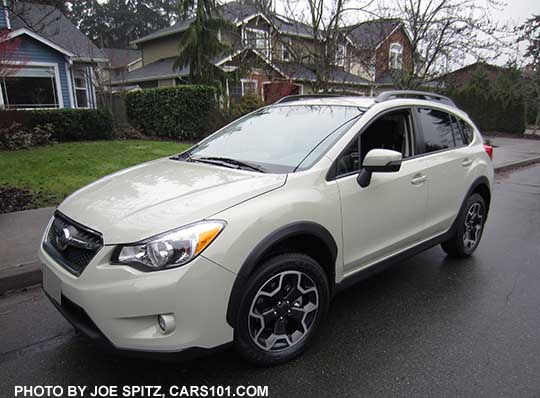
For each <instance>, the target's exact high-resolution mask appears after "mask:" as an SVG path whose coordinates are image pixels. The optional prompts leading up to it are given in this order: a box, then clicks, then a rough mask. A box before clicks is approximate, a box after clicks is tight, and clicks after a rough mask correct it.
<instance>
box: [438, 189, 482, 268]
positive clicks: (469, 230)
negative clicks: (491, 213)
mask: <svg viewBox="0 0 540 398" xmlns="http://www.w3.org/2000/svg"><path fill="white" fill-rule="evenodd" d="M475 212H476V213H475ZM474 214H477V215H476V217H475V216H474ZM486 217H487V209H486V202H485V201H484V198H482V196H481V195H479V194H477V193H475V194H472V195H471V196H469V198H468V199H467V201H466V202H465V206H463V208H462V210H461V212H460V213H459V215H458V219H457V227H456V231H455V232H454V235H453V236H452V237H451V238H450V239H448V240H447V241H446V242H443V243H442V244H441V247H442V249H443V250H444V251H445V252H446V254H448V255H449V256H450V257H458V258H465V257H470V256H471V255H472V254H473V253H474V251H475V250H476V248H477V247H478V244H479V243H480V239H481V238H482V233H483V231H484V224H485V222H486Z"/></svg>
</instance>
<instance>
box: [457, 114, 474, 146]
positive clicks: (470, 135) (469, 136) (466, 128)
mask: <svg viewBox="0 0 540 398" xmlns="http://www.w3.org/2000/svg"><path fill="white" fill-rule="evenodd" d="M459 123H460V124H461V130H462V131H463V135H464V137H465V141H466V143H467V145H469V144H470V143H471V142H472V141H473V140H474V130H473V128H472V126H471V125H470V124H469V123H467V122H465V121H463V120H461V119H459Z"/></svg>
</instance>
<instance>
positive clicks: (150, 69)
mask: <svg viewBox="0 0 540 398" xmlns="http://www.w3.org/2000/svg"><path fill="white" fill-rule="evenodd" d="M175 61H176V57H171V58H164V59H161V60H159V61H156V62H152V63H151V64H148V65H145V66H143V67H142V68H139V69H135V70H132V71H131V72H128V73H127V75H126V78H125V79H122V80H113V81H112V82H111V83H112V84H123V83H130V82H141V81H148V80H157V79H167V78H173V77H183V76H188V75H189V66H185V67H183V68H175V67H174V63H175Z"/></svg>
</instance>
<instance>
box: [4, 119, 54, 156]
mask: <svg viewBox="0 0 540 398" xmlns="http://www.w3.org/2000/svg"><path fill="white" fill-rule="evenodd" d="M52 130H53V126H52V125H51V124H45V125H43V126H41V125H38V126H35V127H34V128H33V129H31V130H29V129H27V128H26V127H24V126H23V125H22V124H20V123H17V122H13V124H12V125H11V126H9V127H3V128H0V149H7V150H9V151H14V150H17V149H26V148H30V147H33V146H40V145H47V144H51V143H52V142H53V141H52V140H51V131H52Z"/></svg>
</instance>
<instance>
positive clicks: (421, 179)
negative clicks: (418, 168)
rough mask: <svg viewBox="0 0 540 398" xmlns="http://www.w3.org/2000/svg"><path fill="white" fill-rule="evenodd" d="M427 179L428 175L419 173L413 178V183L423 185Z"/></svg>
mask: <svg viewBox="0 0 540 398" xmlns="http://www.w3.org/2000/svg"><path fill="white" fill-rule="evenodd" d="M426 180H427V176H425V175H423V174H417V175H415V176H414V177H413V178H412V180H411V184H413V185H421V184H423V183H424V181H426Z"/></svg>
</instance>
